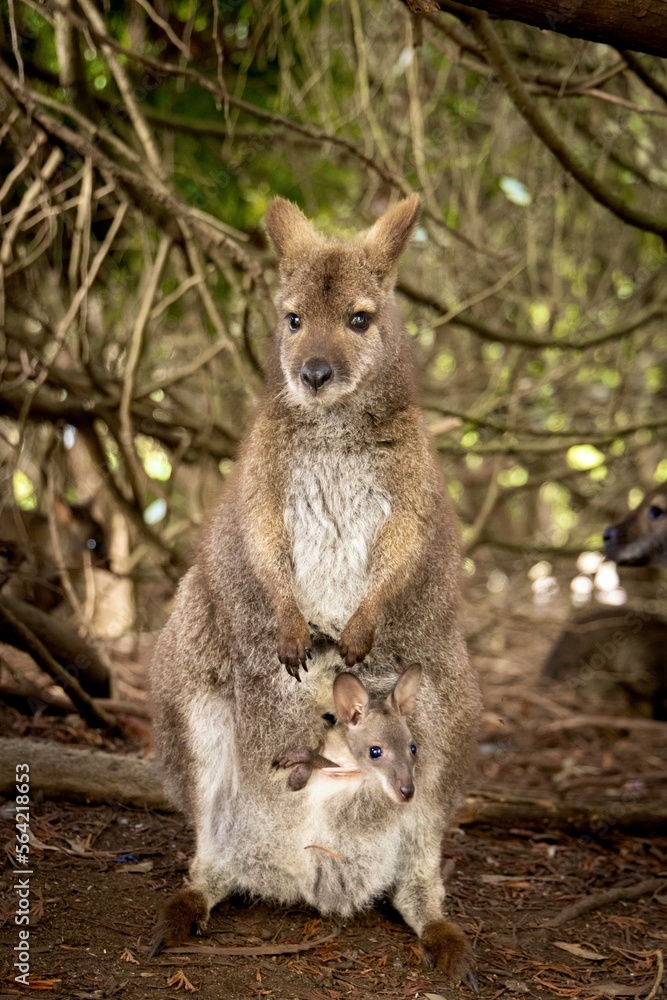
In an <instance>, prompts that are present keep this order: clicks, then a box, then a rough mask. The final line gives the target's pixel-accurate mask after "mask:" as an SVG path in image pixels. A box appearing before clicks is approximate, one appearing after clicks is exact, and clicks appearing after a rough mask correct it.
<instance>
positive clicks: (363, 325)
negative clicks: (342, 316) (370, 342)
mask: <svg viewBox="0 0 667 1000" xmlns="http://www.w3.org/2000/svg"><path fill="white" fill-rule="evenodd" d="M372 318H373V317H372V316H371V314H370V313H367V312H358V313H355V314H354V316H350V326H351V327H352V329H353V330H356V331H357V333H364V332H365V331H366V330H367V329H368V327H369V326H370V325H371V319H372Z"/></svg>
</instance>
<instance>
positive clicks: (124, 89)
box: [0, 0, 667, 635]
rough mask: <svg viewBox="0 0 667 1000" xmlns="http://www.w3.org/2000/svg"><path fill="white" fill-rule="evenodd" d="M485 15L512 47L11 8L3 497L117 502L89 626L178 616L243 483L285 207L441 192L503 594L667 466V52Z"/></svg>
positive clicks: (463, 501)
mask: <svg viewBox="0 0 667 1000" xmlns="http://www.w3.org/2000/svg"><path fill="white" fill-rule="evenodd" d="M450 6H451V5H450ZM487 26H488V30H490V31H491V32H493V35H494V37H495V40H496V43H497V47H498V51H499V52H500V56H498V52H495V51H494V52H492V51H491V50H490V49H489V48H488V39H486V42H485V39H484V38H483V37H482V36H481V35H480V33H479V31H476V30H475V25H474V24H473V25H470V24H468V23H465V22H462V21H461V20H460V19H458V18H457V17H455V16H453V15H451V14H447V13H430V14H426V15H424V16H415V15H413V14H411V13H410V12H409V11H408V9H407V8H406V7H404V6H402V5H400V4H398V3H391V4H390V3H379V2H376V3H363V2H361V0H346V2H345V3H343V4H334V3H322V2H312V0H311V2H297V0H281V2H272V3H261V4H260V3H247V2H243V3H235V2H231V0H230V2H223V3H220V4H219V5H218V6H214V7H211V6H209V5H207V4H194V3H188V2H182V3H178V4H164V3H162V4H160V3H158V4H155V5H154V6H151V5H150V4H149V3H148V2H145V3H144V2H134V3H132V2H127V3H110V4H107V5H105V6H104V8H101V7H98V5H95V4H93V3H91V2H90V0H81V2H79V3H77V4H73V3H71V4H70V3H68V2H65V3H62V4H55V3H47V4H44V5H37V4H35V3H32V2H14V3H12V4H11V5H10V6H9V8H7V9H5V10H4V13H3V16H2V40H1V42H0V103H1V106H2V122H3V124H2V127H1V131H0V138H1V140H2V144H1V146H0V173H1V175H2V184H1V186H0V212H1V213H2V214H1V217H0V237H1V239H2V244H1V250H0V328H1V329H2V331H3V337H4V351H3V365H2V383H1V385H0V414H2V416H1V417H0V431H1V434H0V453H1V458H2V483H3V496H4V498H5V501H12V500H13V499H14V500H16V501H17V502H18V504H19V506H20V507H21V508H22V509H23V510H30V509H32V508H36V509H37V510H40V511H43V512H45V513H47V512H48V510H49V509H50V507H51V506H52V505H51V504H49V501H48V497H49V489H51V490H52V491H53V492H52V494H51V495H56V496H59V497H62V498H63V499H65V500H67V501H69V502H79V503H85V502H90V501H92V510H93V513H94V516H95V517H96V519H97V520H98V521H99V522H101V523H102V525H103V526H104V530H105V535H106V543H107V547H108V550H109V553H110V556H111V563H110V565H111V568H112V569H113V570H114V571H115V577H116V579H115V586H114V585H113V584H114V581H113V580H112V579H111V578H110V576H109V574H108V572H107V573H106V575H102V574H104V573H105V571H104V570H100V569H99V568H98V569H97V570H95V572H92V573H88V575H87V590H86V586H82V583H81V581H80V580H77V579H75V580H74V581H73V589H74V591H75V592H76V593H77V594H78V606H77V605H76V604H75V608H74V612H75V614H76V616H77V617H78V621H79V624H80V625H81V624H83V626H84V627H87V628H88V629H90V630H92V632H93V633H98V634H109V635H117V634H121V633H122V632H123V631H125V630H127V629H136V628H139V629H145V628H155V627H157V626H158V625H159V624H160V621H161V618H162V616H163V614H164V605H165V601H166V600H167V599H168V597H169V594H170V592H171V590H172V589H173V586H174V584H175V581H176V580H177V579H178V577H179V575H180V574H181V573H182V572H183V569H184V567H185V566H186V564H187V561H188V558H189V557H190V555H191V553H192V550H193V545H194V543H195V540H196V537H197V534H198V529H199V526H200V524H201V522H202V519H203V518H204V516H205V511H206V510H207V509H209V508H210V506H211V504H212V503H213V502H214V499H215V497H216V495H217V493H218V491H219V488H220V485H221V484H222V482H223V480H224V478H225V476H227V475H228V474H229V471H230V469H231V466H232V463H233V459H234V455H235V451H236V448H237V444H238V441H239V439H240V438H241V436H242V435H243V432H244V430H245V429H246V427H247V425H248V422H249V420H250V419H251V415H252V411H253V407H254V404H255V401H256V399H257V395H258V393H259V392H260V391H261V385H262V380H263V366H264V363H265V358H266V356H267V343H268V340H269V338H270V336H271V330H272V326H273V323H274V320H275V316H274V308H273V305H272V297H273V295H274V292H275V289H276V274H275V261H274V256H273V253H272V251H271V250H270V249H269V248H268V245H267V241H266V237H265V233H264V229H263V223H262V220H263V216H264V212H265V209H266V205H267V203H268V201H269V199H270V197H271V196H272V195H275V194H280V195H283V196H286V197H289V198H291V199H293V200H294V201H296V202H297V203H298V204H299V205H300V206H301V207H302V208H303V210H304V211H305V212H306V213H307V214H308V215H309V216H311V217H312V218H313V220H314V221H315V223H316V225H317V226H318V227H319V228H321V229H322V231H323V232H326V233H341V234H343V235H353V234H354V233H355V232H357V231H358V230H359V228H360V227H363V226H367V225H370V224H371V223H372V222H373V221H374V219H375V218H376V217H377V215H378V214H379V213H380V212H382V211H383V210H384V209H385V208H386V206H387V204H388V203H389V202H390V201H391V200H392V199H395V198H396V197H399V196H401V195H402V194H405V193H407V192H409V191H411V190H419V191H421V192H422V193H423V196H424V204H425V207H424V211H423V214H422V220H421V225H420V227H419V229H418V231H417V233H416V236H415V238H414V240H413V243H412V245H411V248H410V250H409V251H408V253H407V254H406V256H405V258H404V260H403V263H402V267H401V272H400V280H399V286H398V287H399V299H400V302H399V305H400V309H401V312H402V314H403V316H404V317H405V321H406V324H407V329H408V332H409V334H410V336H411V338H412V340H413V343H414V348H415V355H416V358H417V363H418V365H419V370H420V376H421V384H422V390H423V401H424V407H425V412H426V417H427V420H428V421H429V423H430V425H431V429H432V432H433V437H434V442H435V444H436V446H437V448H438V450H439V452H440V454H441V456H442V461H443V466H444V468H445V471H446V473H447V476H448V481H449V488H450V491H451V493H452V496H453V498H454V500H455V503H456V506H457V509H458V512H459V516H460V519H461V523H462V526H463V533H464V540H465V544H466V551H467V556H468V559H467V562H466V571H467V573H468V574H469V576H470V578H471V581H472V582H473V583H475V584H479V586H480V587H481V588H482V590H483V589H484V587H485V586H486V584H488V583H489V581H490V587H491V590H490V592H489V593H490V594H491V597H492V599H493V600H495V601H496V602H498V601H499V600H500V599H501V597H499V596H498V595H502V594H503V593H506V594H507V595H509V592H510V590H511V581H512V580H513V579H514V578H515V577H516V579H517V580H519V579H520V581H521V582H522V583H523V582H525V583H526V586H529V585H530V581H529V578H527V577H526V574H527V572H528V571H531V572H532V582H533V583H534V582H535V579H536V578H539V577H540V575H541V577H542V578H543V579H546V583H542V584H540V585H538V589H539V587H541V588H542V591H543V592H545V593H546V592H555V590H554V588H555V586H556V584H554V583H552V582H551V576H552V567H556V568H558V567H559V566H563V565H566V566H567V567H568V569H570V568H571V569H572V573H574V572H576V571H575V570H574V568H573V561H572V560H573V557H574V556H576V554H577V553H579V552H580V551H581V550H582V549H596V548H598V547H599V546H600V541H601V538H600V533H601V530H602V528H603V527H604V526H605V525H606V524H607V523H609V521H610V520H612V519H614V518H615V517H616V516H618V515H620V514H621V513H622V512H623V511H624V510H625V508H626V506H627V502H628V500H630V502H631V503H636V502H637V501H638V500H639V498H640V497H641V494H642V492H643V491H645V490H646V489H648V488H650V487H651V486H653V485H655V483H656V481H660V480H662V479H664V478H665V477H667V460H666V459H665V452H664V440H665V425H666V424H667V408H666V407H665V400H666V391H665V384H664V367H663V358H664V352H665V348H666V347H667V334H666V333H665V313H666V311H667V292H666V291H665V286H664V273H665V250H664V245H663V240H662V235H664V233H665V232H666V231H667V221H666V220H667V190H666V188H667V163H666V161H665V148H666V145H667V138H666V130H665V116H666V115H667V102H666V101H665V88H666V86H667V84H666V83H665V80H666V77H665V72H664V65H663V63H662V61H661V60H659V59H657V58H655V57H653V56H641V57H638V56H636V55H635V56H632V55H630V54H626V58H624V57H623V55H622V54H620V53H619V52H618V51H617V50H615V49H613V48H611V47H608V46H605V45H599V44H594V43H592V42H587V41H583V40H577V39H571V38H566V37H564V36H562V35H558V34H554V33H552V32H540V31H538V30H536V29H534V28H529V27H525V26H521V25H518V24H514V23H508V22H505V23H496V25H495V27H493V23H492V22H487ZM638 67H639V68H638ZM508 74H509V75H508ZM513 78H515V79H516V78H518V80H519V86H520V87H521V88H522V89H523V92H524V94H525V95H526V97H527V100H528V102H529V111H530V112H531V114H532V115H533V119H534V120H532V124H531V125H529V124H528V122H527V121H526V119H525V117H524V116H522V115H521V114H520V113H519V111H518V110H517V107H516V104H515V103H514V102H513V99H512V97H511V96H510V94H509V93H508V90H507V87H508V81H509V85H511V83H512V79H513ZM510 89H511V87H510ZM554 135H555V136H556V139H557V140H558V141H559V142H560V143H561V144H562V145H563V146H564V147H565V149H566V153H567V154H568V155H569V156H570V158H571V160H572V163H571V164H570V166H571V167H572V169H573V170H574V172H575V174H577V178H576V179H575V178H574V177H573V176H572V173H571V172H570V171H568V170H566V169H564V166H563V165H562V163H561V162H559V160H558V159H557V158H556V156H555V155H554V152H556V154H558V152H559V150H558V149H554V147H553V137H554ZM561 159H562V157H561ZM582 183H583V184H584V185H585V187H586V188H587V189H586V190H585V189H584V187H582ZM619 215H620V216H622V217H623V218H619ZM661 234H662V235H661ZM4 352H6V354H5V353H4ZM49 480H51V481H52V483H51V486H50V487H49ZM66 555H67V554H65V556H66ZM560 557H567V558H568V559H569V562H568V563H566V564H563V563H562V562H560V561H559V559H560ZM65 562H66V563H67V562H68V559H67V558H65ZM536 563H537V564H538V566H537V569H535V564H536ZM108 566H109V564H107V570H108ZM95 573H97V576H95ZM556 575H557V574H556ZM612 583H613V581H612ZM517 585H518V584H517ZM533 589H534V588H533ZM612 589H613V586H612ZM481 592H482V591H480V593H481ZM562 592H563V594H564V595H566V594H567V583H565V585H564V587H563V588H562ZM105 595H106V596H105ZM493 595H495V596H493ZM70 603H71V602H70Z"/></svg>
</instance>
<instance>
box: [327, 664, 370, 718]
mask: <svg viewBox="0 0 667 1000" xmlns="http://www.w3.org/2000/svg"><path fill="white" fill-rule="evenodd" d="M333 700H334V705H335V707H336V715H337V717H338V719H339V720H340V721H341V722H345V723H347V725H348V726H356V725H357V723H358V722H360V721H361V720H362V719H363V717H364V716H365V715H366V712H367V711H368V701H369V699H368V691H367V690H366V688H365V687H364V685H363V684H362V683H361V681H360V680H359V678H358V677H355V675H354V674H347V673H345V674H338V677H336V680H335V681H334V686H333Z"/></svg>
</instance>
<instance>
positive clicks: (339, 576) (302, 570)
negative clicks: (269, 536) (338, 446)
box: [285, 450, 391, 638]
mask: <svg viewBox="0 0 667 1000" xmlns="http://www.w3.org/2000/svg"><path fill="white" fill-rule="evenodd" d="M390 506H391V505H390V500H389V496H388V494H387V493H386V492H385V491H384V490H383V489H382V487H381V486H379V485H378V482H377V475H376V472H375V470H374V469H372V468H368V467H366V468H364V466H363V461H360V458H359V455H358V454H357V455H350V454H345V453H337V452H336V451H335V450H334V451H333V452H332V453H331V454H329V455H323V457H322V460H321V461H320V462H319V463H316V462H313V459H312V457H310V458H309V459H307V460H304V461H303V462H297V463H296V465H295V467H294V468H293V469H292V471H291V477H290V483H289V487H288V491H287V497H286V506H285V527H286V528H287V530H288V532H289V535H290V538H291V544H292V570H293V578H294V593H295V596H296V599H297V603H298V605H299V607H300V608H301V611H302V612H303V614H304V615H305V617H306V619H307V620H308V621H309V622H310V623H311V625H313V626H314V627H316V628H317V629H319V630H320V631H322V632H326V633H327V634H329V635H331V636H332V637H334V638H337V637H338V636H339V635H340V633H341V631H342V630H343V628H344V627H345V625H346V624H347V622H348V621H349V619H350V617H351V615H352V614H353V612H354V611H355V610H356V608H357V607H358V606H359V602H360V601H361V598H362V597H363V595H364V592H365V590H366V585H367V582H368V573H369V569H370V562H371V554H372V549H373V543H374V541H375V538H376V536H377V533H378V530H379V529H380V527H381V525H382V523H383V522H384V520H385V519H386V517H387V516H388V514H389V510H390Z"/></svg>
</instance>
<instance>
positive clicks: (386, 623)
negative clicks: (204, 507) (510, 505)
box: [152, 197, 480, 982]
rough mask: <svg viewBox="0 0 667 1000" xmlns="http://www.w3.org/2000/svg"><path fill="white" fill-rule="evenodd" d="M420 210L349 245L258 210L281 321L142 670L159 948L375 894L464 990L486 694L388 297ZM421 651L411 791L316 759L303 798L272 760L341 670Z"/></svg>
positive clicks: (402, 339) (411, 207)
mask: <svg viewBox="0 0 667 1000" xmlns="http://www.w3.org/2000/svg"><path fill="white" fill-rule="evenodd" d="M418 209H419V199H418V198H416V197H411V198H408V199H406V200H404V201H402V202H400V203H399V204H397V205H395V206H393V207H392V208H390V209H389V210H388V211H387V212H386V213H385V214H384V215H383V216H382V217H381V218H380V219H379V220H378V222H377V223H376V224H375V225H374V226H373V227H372V228H371V229H370V230H369V231H368V232H366V233H364V234H362V235H361V236H359V237H358V238H357V239H356V240H353V241H351V242H348V243H343V242H340V241H337V240H327V239H325V238H324V237H323V236H321V235H320V234H319V233H317V232H316V231H315V230H314V228H313V226H312V225H311V223H310V222H309V221H308V220H307V219H306V218H305V216H304V215H303V214H302V213H301V211H300V210H299V209H298V208H297V207H296V206H295V205H293V204H291V203H290V202H287V201H285V200H283V199H280V198H278V199H275V200H274V201H273V202H272V203H271V205H270V207H269V210H268V213H267V225H268V230H269V234H270V236H271V239H272V241H273V244H274V246H275V248H276V250H277V252H278V256H279V262H280V278H281V295H280V304H279V315H280V316H281V317H282V318H281V319H280V321H279V325H278V328H277V330H276V334H275V338H274V341H273V355H272V358H271V360H270V364H269V366H268V371H267V386H266V391H265V395H264V398H263V402H262V404H261V405H260V408H259V412H258V414H257V417H256V419H255V423H254V425H253V427H252V429H251V431H250V433H249V435H248V436H247V438H246V440H245V442H244V444H243V447H242V449H241V453H240V456H239V459H238V461H237V463H236V465H235V468H234V471H233V473H232V476H231V477H230V479H229V481H228V483H227V486H226V489H225V491H224V493H223V496H222V501H221V504H220V506H219V509H218V511H217V513H216V514H215V515H214V517H213V519H212V521H211V523H210V525H209V527H208V531H207V533H206V535H205V537H204V540H203V543H202V546H201V549H200V553H199V557H198V559H197V561H196V562H195V564H194V566H193V567H192V569H191V570H190V572H189V573H188V574H187V575H186V576H185V578H184V579H183V581H182V582H181V585H180V588H179V593H178V597H177V602H176V607H175V610H174V611H173V613H172V615H171V618H170V619H169V621H168V622H167V625H166V626H165V628H164V630H163V632H162V635H161V637H160V639H159V641H158V643H157V646H156V651H155V656H154V660H153V666H152V683H153V693H154V700H155V707H156V738H157V746H158V751H159V756H160V760H161V763H162V767H163V771H164V776H165V781H166V786H167V788H168V790H169V792H170V794H171V795H172V796H173V798H174V800H175V802H176V803H178V805H179V806H180V807H181V808H182V809H183V810H184V811H185V812H186V814H187V815H188V816H189V817H191V818H192V821H193V823H194V825H195V831H196V853H195V857H194V860H193V862H192V864H191V867H190V876H189V884H188V887H187V888H186V889H184V890H183V891H182V892H180V893H177V894H176V895H175V896H174V897H173V898H172V900H171V901H170V902H169V903H168V905H167V907H166V908H165V909H164V911H163V913H162V915H161V917H160V920H159V923H158V926H157V928H156V932H155V939H154V941H155V950H158V949H159V948H160V946H161V945H162V944H163V943H165V942H166V943H169V944H171V943H174V942H176V941H178V940H180V939H181V938H183V937H184V936H185V935H186V934H187V933H188V932H189V930H190V929H191V927H192V926H202V925H204V924H205V923H206V920H207V917H208V914H209V912H210V910H211V908H212V907H213V906H214V905H215V904H216V903H217V902H218V901H219V900H221V899H223V898H224V897H225V896H227V895H228V894H229V893H230V892H233V891H235V890H236V891H243V892H248V893H250V894H254V895H258V896H261V897H265V898H266V897H268V898H272V899H274V900H278V901H281V902H283V903H285V904H293V903H298V902H304V901H305V902H307V903H309V904H311V905H313V906H315V907H317V908H318V909H319V910H320V911H321V912H322V913H338V914H341V915H343V916H347V915H350V914H351V913H353V912H354V911H355V910H358V909H360V908H362V907H366V906H368V905H369V904H370V903H371V902H372V901H373V900H374V899H376V898H377V897H379V896H380V895H382V894H383V893H389V894H390V895H391V898H392V901H393V903H394V905H395V907H396V908H397V909H398V911H399V912H400V913H401V914H402V915H403V917H404V918H405V920H406V922H407V923H408V924H409V926H411V927H412V928H413V929H414V930H415V931H416V933H417V934H418V935H419V938H420V942H421V944H422V948H423V951H424V955H425V957H426V958H427V959H428V960H431V961H433V962H435V963H436V964H437V966H438V967H439V968H441V969H442V970H444V971H446V972H448V973H450V974H451V975H452V976H453V977H454V978H455V979H461V978H468V979H469V981H470V982H474V975H473V959H472V951H471V948H470V945H469V943H468V941H467V939H466V938H465V936H464V934H463V932H462V931H461V929H460V928H459V927H458V926H457V925H455V924H452V923H450V922H448V921H447V920H446V919H445V916H444V914H443V908H442V907H443V900H444V886H443V884H442V879H441V876H440V852H441V840H442V836H443V832H444V830H445V827H446V824H447V823H448V821H449V820H450V819H451V818H452V816H453V815H454V813H455V810H456V808H457V806H458V804H459V801H460V797H461V788H462V785H463V782H464V780H465V777H466V775H467V772H468V767H469V762H470V756H471V751H472V747H473V743H474V738H475V733H476V729H477V722H478V718H479V710H480V701H479V691H478V685H477V680H476V677H475V675H474V673H473V671H472V668H471V666H470V663H469V660H468V656H467V652H466V649H465V645H464V643H463V640H462V638H461V635H460V632H459V630H458V627H457V624H456V606H457V601H458V595H459V573H460V561H461V557H460V551H459V545H458V530H457V527H456V522H455V518H454V515H453V512H452V509H451V505H450V501H449V498H448V495H447V492H446V489H445V486H444V483H443V480H442V475H441V471H440V467H439V462H438V459H437V456H436V454H435V452H434V450H433V446H432V443H431V439H430V436H429V434H428V432H427V430H426V428H425V426H424V422H423V417H422V413H421V411H420V408H419V405H418V401H417V393H416V386H415V371H414V364H413V361H412V356H411V347H410V342H409V338H408V336H407V334H406V333H405V331H404V330H403V328H402V326H401V323H400V321H399V319H398V315H397V313H396V308H395V305H394V296H393V288H394V284H395V278H396V267H397V264H398V259H399V257H400V255H401V253H402V251H403V249H404V247H405V245H406V243H407V241H408V239H409V236H410V233H411V231H412V228H413V226H414V224H415V220H416V217H417V212H418ZM414 660H418V661H419V662H420V663H421V666H422V671H423V675H422V682H421V684H420V688H419V693H418V696H417V700H416V705H415V711H414V715H413V717H412V718H411V727H410V728H411V730H412V732H413V734H414V738H415V742H416V743H417V745H419V746H423V747H428V752H427V753H424V754H421V755H419V756H418V757H417V758H416V763H415V772H414V787H415V791H414V796H413V797H412V799H411V801H408V802H403V803H401V804H399V802H398V801H395V800H394V799H392V798H390V796H389V795H387V794H386V791H385V790H384V789H383V788H382V787H381V784H380V783H379V782H369V781H366V782H363V783H361V785H360V786H359V784H358V783H357V782H353V781H351V782H349V783H348V782H345V781H344V780H341V779H340V778H335V777H330V776H329V777H328V776H327V775H326V774H324V773H322V772H319V773H318V774H317V776H313V778H312V779H311V780H310V781H309V782H308V783H307V785H306V787H305V788H304V789H303V791H302V792H300V793H299V794H294V793H293V792H292V791H291V790H290V789H289V788H288V786H287V782H286V781H285V776H284V775H283V774H281V773H280V772H279V771H277V770H276V769H275V768H273V767H272V761H273V760H274V759H275V758H276V757H277V756H278V755H279V754H280V753H281V752H283V751H284V750H285V747H289V746H297V747H317V746H319V745H320V744H321V743H322V741H325V740H326V732H327V728H328V727H327V725H326V722H325V721H324V720H323V717H322V716H323V714H326V713H329V712H331V711H333V709H334V705H333V697H332V685H333V682H334V678H335V675H336V674H337V673H338V672H339V671H340V669H341V667H342V666H343V663H345V664H347V665H348V666H353V665H354V664H356V663H361V667H359V668H358V672H359V677H360V679H362V681H363V684H364V686H365V687H366V689H367V690H368V691H369V693H370V695H371V697H372V698H377V697H380V696H381V694H382V692H384V693H385V694H386V691H387V690H391V689H392V688H393V687H394V685H395V684H396V682H397V680H398V678H399V676H400V674H401V673H402V670H403V668H404V666H405V665H406V664H409V663H412V662H413V661H414ZM280 662H282V663H283V664H284V667H285V668H286V669H282V668H281V667H280ZM302 668H303V670H304V675H303V679H302V682H301V683H296V680H299V679H300V676H301V674H300V672H301V669H302ZM306 668H307V672H306ZM295 679H296V680H295ZM333 762H334V763H340V762H339V761H337V760H335V756H333ZM312 845H318V846H319V847H322V848H324V850H308V849H307V848H308V847H310V846H312Z"/></svg>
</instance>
